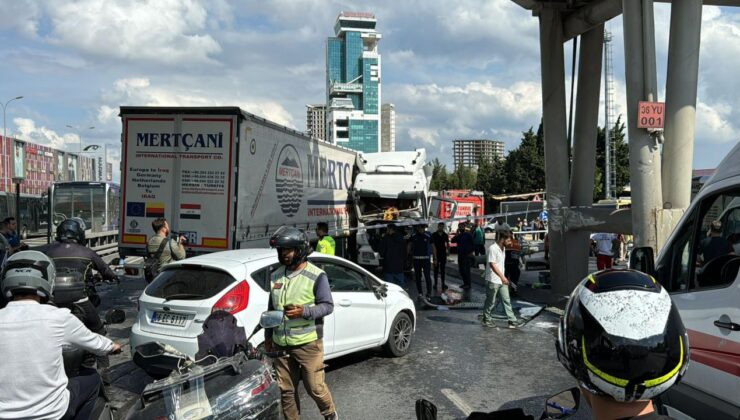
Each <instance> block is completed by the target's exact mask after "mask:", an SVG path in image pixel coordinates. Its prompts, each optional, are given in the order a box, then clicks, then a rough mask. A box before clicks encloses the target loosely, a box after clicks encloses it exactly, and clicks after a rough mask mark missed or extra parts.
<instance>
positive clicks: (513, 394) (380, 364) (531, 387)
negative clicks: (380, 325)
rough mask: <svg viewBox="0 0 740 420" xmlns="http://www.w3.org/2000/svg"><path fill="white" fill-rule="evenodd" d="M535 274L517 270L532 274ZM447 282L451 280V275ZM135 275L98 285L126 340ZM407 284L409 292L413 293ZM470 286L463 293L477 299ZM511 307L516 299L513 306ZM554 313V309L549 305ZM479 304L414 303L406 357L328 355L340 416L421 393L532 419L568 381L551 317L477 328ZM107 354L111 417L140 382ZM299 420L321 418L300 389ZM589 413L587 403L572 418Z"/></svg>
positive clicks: (376, 410) (405, 404) (114, 329)
mask: <svg viewBox="0 0 740 420" xmlns="http://www.w3.org/2000/svg"><path fill="white" fill-rule="evenodd" d="M536 275H537V273H536V272H529V273H527V272H525V276H532V277H536ZM448 283H452V284H453V285H454V284H455V283H457V284H459V280H457V279H455V278H451V279H450V280H449V281H448ZM143 286H144V282H143V280H137V279H128V280H125V281H124V282H122V283H121V284H120V285H103V286H101V295H102V296H103V301H104V304H103V305H102V306H101V308H100V309H101V311H102V312H104V311H105V309H107V308H109V307H117V308H121V309H124V310H125V311H126V313H127V321H126V322H125V323H124V324H121V325H115V326H110V327H109V331H110V332H109V336H110V337H111V338H113V339H115V340H116V341H118V342H121V343H122V344H128V334H129V331H130V327H131V325H132V323H133V321H134V319H135V316H136V299H137V297H138V296H139V294H140V293H141V290H142V289H143ZM413 289H414V288H413V286H412V288H411V293H412V295H413V293H414V290H413ZM483 298H484V296H483V289H482V287H480V286H478V285H474V286H473V291H472V294H471V296H470V299H471V300H473V301H480V302H482V301H483ZM515 306H516V304H515ZM554 312H557V311H556V310H555V311H554ZM479 313H480V311H479V310H453V311H438V310H429V309H417V316H418V324H417V330H416V334H415V335H414V338H413V343H412V348H411V351H410V353H409V354H408V355H406V356H405V357H401V358H389V357H387V356H386V355H385V354H384V353H383V352H382V350H381V349H377V350H368V351H363V352H360V353H356V354H353V355H349V356H345V357H342V358H339V359H335V360H331V361H328V362H327V364H328V368H327V375H326V378H327V384H328V385H329V388H330V389H331V391H332V394H333V396H334V401H335V403H336V405H337V409H338V412H339V414H340V416H341V417H342V418H343V419H353V420H354V419H414V418H415V414H414V403H415V401H416V400H417V399H418V398H426V399H428V400H430V401H432V402H434V403H435V404H436V405H437V407H438V410H439V411H438V415H439V418H440V419H463V418H465V416H466V415H467V414H469V413H470V412H471V411H486V412H487V411H493V410H497V409H503V408H512V407H522V408H523V409H524V410H525V411H526V412H527V413H528V414H532V415H534V416H535V418H539V415H540V413H541V412H542V410H543V407H544V401H545V399H546V398H547V396H549V395H552V394H555V393H557V392H559V391H561V390H564V389H567V388H569V387H572V386H574V385H575V382H574V381H573V380H572V378H571V377H570V376H569V375H568V373H567V372H566V371H565V369H563V367H562V366H561V365H560V363H559V362H558V361H557V359H556V356H555V349H554V342H555V333H556V325H557V324H556V321H557V315H556V313H553V312H551V311H549V310H543V311H541V312H540V313H539V315H537V316H536V317H535V318H533V319H532V320H531V321H529V322H528V323H527V324H526V325H524V326H523V327H521V328H520V329H517V330H510V329H508V328H505V326H506V324H505V323H503V322H502V323H501V324H500V325H501V327H500V328H485V327H482V326H481V325H480V323H479V322H478V321H477V319H476V316H477V315H478V314H479ZM124 348H125V351H124V353H123V354H121V355H118V356H115V357H114V358H113V359H112V361H111V362H112V365H113V366H112V367H111V369H110V378H111V380H112V385H111V387H109V394H110V395H111V397H112V398H113V403H114V406H116V407H118V408H120V409H121V411H119V416H122V414H121V413H124V412H125V411H126V410H127V409H128V407H130V406H131V405H132V404H135V403H136V400H137V394H138V393H140V392H141V391H142V390H143V387H144V386H145V384H146V383H147V382H148V378H147V376H146V374H144V373H143V372H142V371H141V370H139V369H138V368H136V367H135V366H134V365H133V363H132V362H131V355H130V353H129V349H128V346H125V347H124ZM301 402H302V406H303V411H304V415H303V418H305V419H321V418H322V417H321V416H320V414H319V412H318V410H317V408H316V405H315V404H314V403H313V401H311V400H310V398H309V397H308V396H307V394H306V393H305V391H302V392H301ZM572 418H576V419H578V418H583V419H586V418H590V414H589V412H588V409H587V408H585V409H583V408H582V409H581V410H580V412H579V413H578V415H577V416H576V417H572Z"/></svg>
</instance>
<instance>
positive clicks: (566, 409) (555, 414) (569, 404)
mask: <svg viewBox="0 0 740 420" xmlns="http://www.w3.org/2000/svg"><path fill="white" fill-rule="evenodd" d="M580 402H581V390H579V389H578V388H571V389H569V390H566V391H563V392H560V393H558V394H555V395H553V396H552V397H550V398H548V399H547V401H546V402H545V414H546V415H547V417H546V418H548V419H564V418H567V417H570V416H572V415H573V414H575V413H576V411H578V406H579V405H580Z"/></svg>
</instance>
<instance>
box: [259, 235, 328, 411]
mask: <svg viewBox="0 0 740 420" xmlns="http://www.w3.org/2000/svg"><path fill="white" fill-rule="evenodd" d="M270 246H271V247H273V248H277V253H278V259H279V260H280V264H282V265H283V267H281V268H278V269H277V270H276V271H275V272H274V273H273V274H272V279H271V282H270V283H271V287H270V290H271V291H270V300H269V302H268V309H270V310H273V309H277V310H282V311H284V312H285V316H286V318H287V320H286V321H285V322H284V323H283V324H282V325H280V326H279V327H276V328H272V329H268V330H266V331H265V350H267V351H268V352H269V351H273V350H282V351H286V352H287V353H288V355H289V357H280V358H276V359H275V361H274V365H275V370H276V372H277V377H278V385H279V387H280V393H281V399H282V406H283V415H284V416H285V418H286V419H287V420H295V419H300V415H301V411H300V403H299V401H298V391H297V388H298V383H299V382H300V380H301V379H303V385H304V386H305V388H306V392H308V395H310V396H311V398H313V400H314V401H315V402H316V405H317V406H318V407H319V410H320V411H321V414H322V415H323V416H324V419H327V420H336V419H337V418H338V417H337V413H336V408H335V407H334V401H333V400H332V397H331V392H329V387H327V386H326V383H325V382H324V344H323V341H322V338H323V326H324V317H325V316H327V315H329V314H331V313H332V311H333V310H334V301H333V300H332V296H331V290H330V288H329V280H328V278H327V277H326V273H324V271H323V270H321V269H320V268H318V267H316V266H315V265H313V264H311V263H310V262H308V259H307V258H308V255H309V254H310V253H311V251H312V250H311V246H310V244H309V242H308V237H307V236H306V234H305V233H304V232H303V231H302V230H300V229H297V228H294V227H289V226H283V227H281V228H280V229H278V230H277V232H275V234H274V235H273V236H272V238H270Z"/></svg>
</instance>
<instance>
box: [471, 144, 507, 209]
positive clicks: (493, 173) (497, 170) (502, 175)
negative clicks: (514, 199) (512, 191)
mask: <svg viewBox="0 0 740 420" xmlns="http://www.w3.org/2000/svg"><path fill="white" fill-rule="evenodd" d="M504 164H505V162H504V161H503V160H501V159H499V158H498V157H496V158H495V159H494V161H493V162H489V161H487V160H483V159H481V161H480V162H479V163H478V173H477V179H476V183H475V189H476V190H478V191H482V192H483V193H484V196H485V197H486V209H490V210H492V209H493V208H494V207H493V206H494V205H495V202H494V200H493V199H492V198H490V197H491V196H492V195H498V194H503V193H505V192H506V172H505V171H504Z"/></svg>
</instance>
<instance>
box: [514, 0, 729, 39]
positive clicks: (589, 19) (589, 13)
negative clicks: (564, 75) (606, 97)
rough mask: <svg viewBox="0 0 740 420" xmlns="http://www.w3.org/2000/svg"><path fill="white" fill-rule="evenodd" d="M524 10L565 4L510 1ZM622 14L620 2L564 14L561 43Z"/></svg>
mask: <svg viewBox="0 0 740 420" xmlns="http://www.w3.org/2000/svg"><path fill="white" fill-rule="evenodd" d="M512 1H513V2H514V3H516V4H518V5H519V6H521V7H522V8H524V9H527V10H531V11H532V14H533V15H535V16H538V15H539V11H540V10H541V9H542V8H543V7H549V8H557V9H563V8H566V6H567V3H566V2H558V1H552V0H550V1H538V0H512ZM655 1H656V2H658V3H670V2H671V0H655ZM702 3H703V4H704V5H705V6H728V7H740V0H704V1H703V2H702ZM621 14H622V0H594V1H592V2H591V3H588V4H587V5H585V6H583V7H580V8H578V9H576V10H573V11H571V12H570V13H566V14H565V15H566V17H564V19H563V41H564V42H567V41H569V40H571V39H573V38H574V37H576V36H578V35H581V34H583V33H585V32H588V31H589V30H591V29H593V28H594V27H596V26H598V25H600V24H602V23H604V22H606V21H608V20H610V19H613V18H615V17H617V16H619V15H621Z"/></svg>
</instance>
